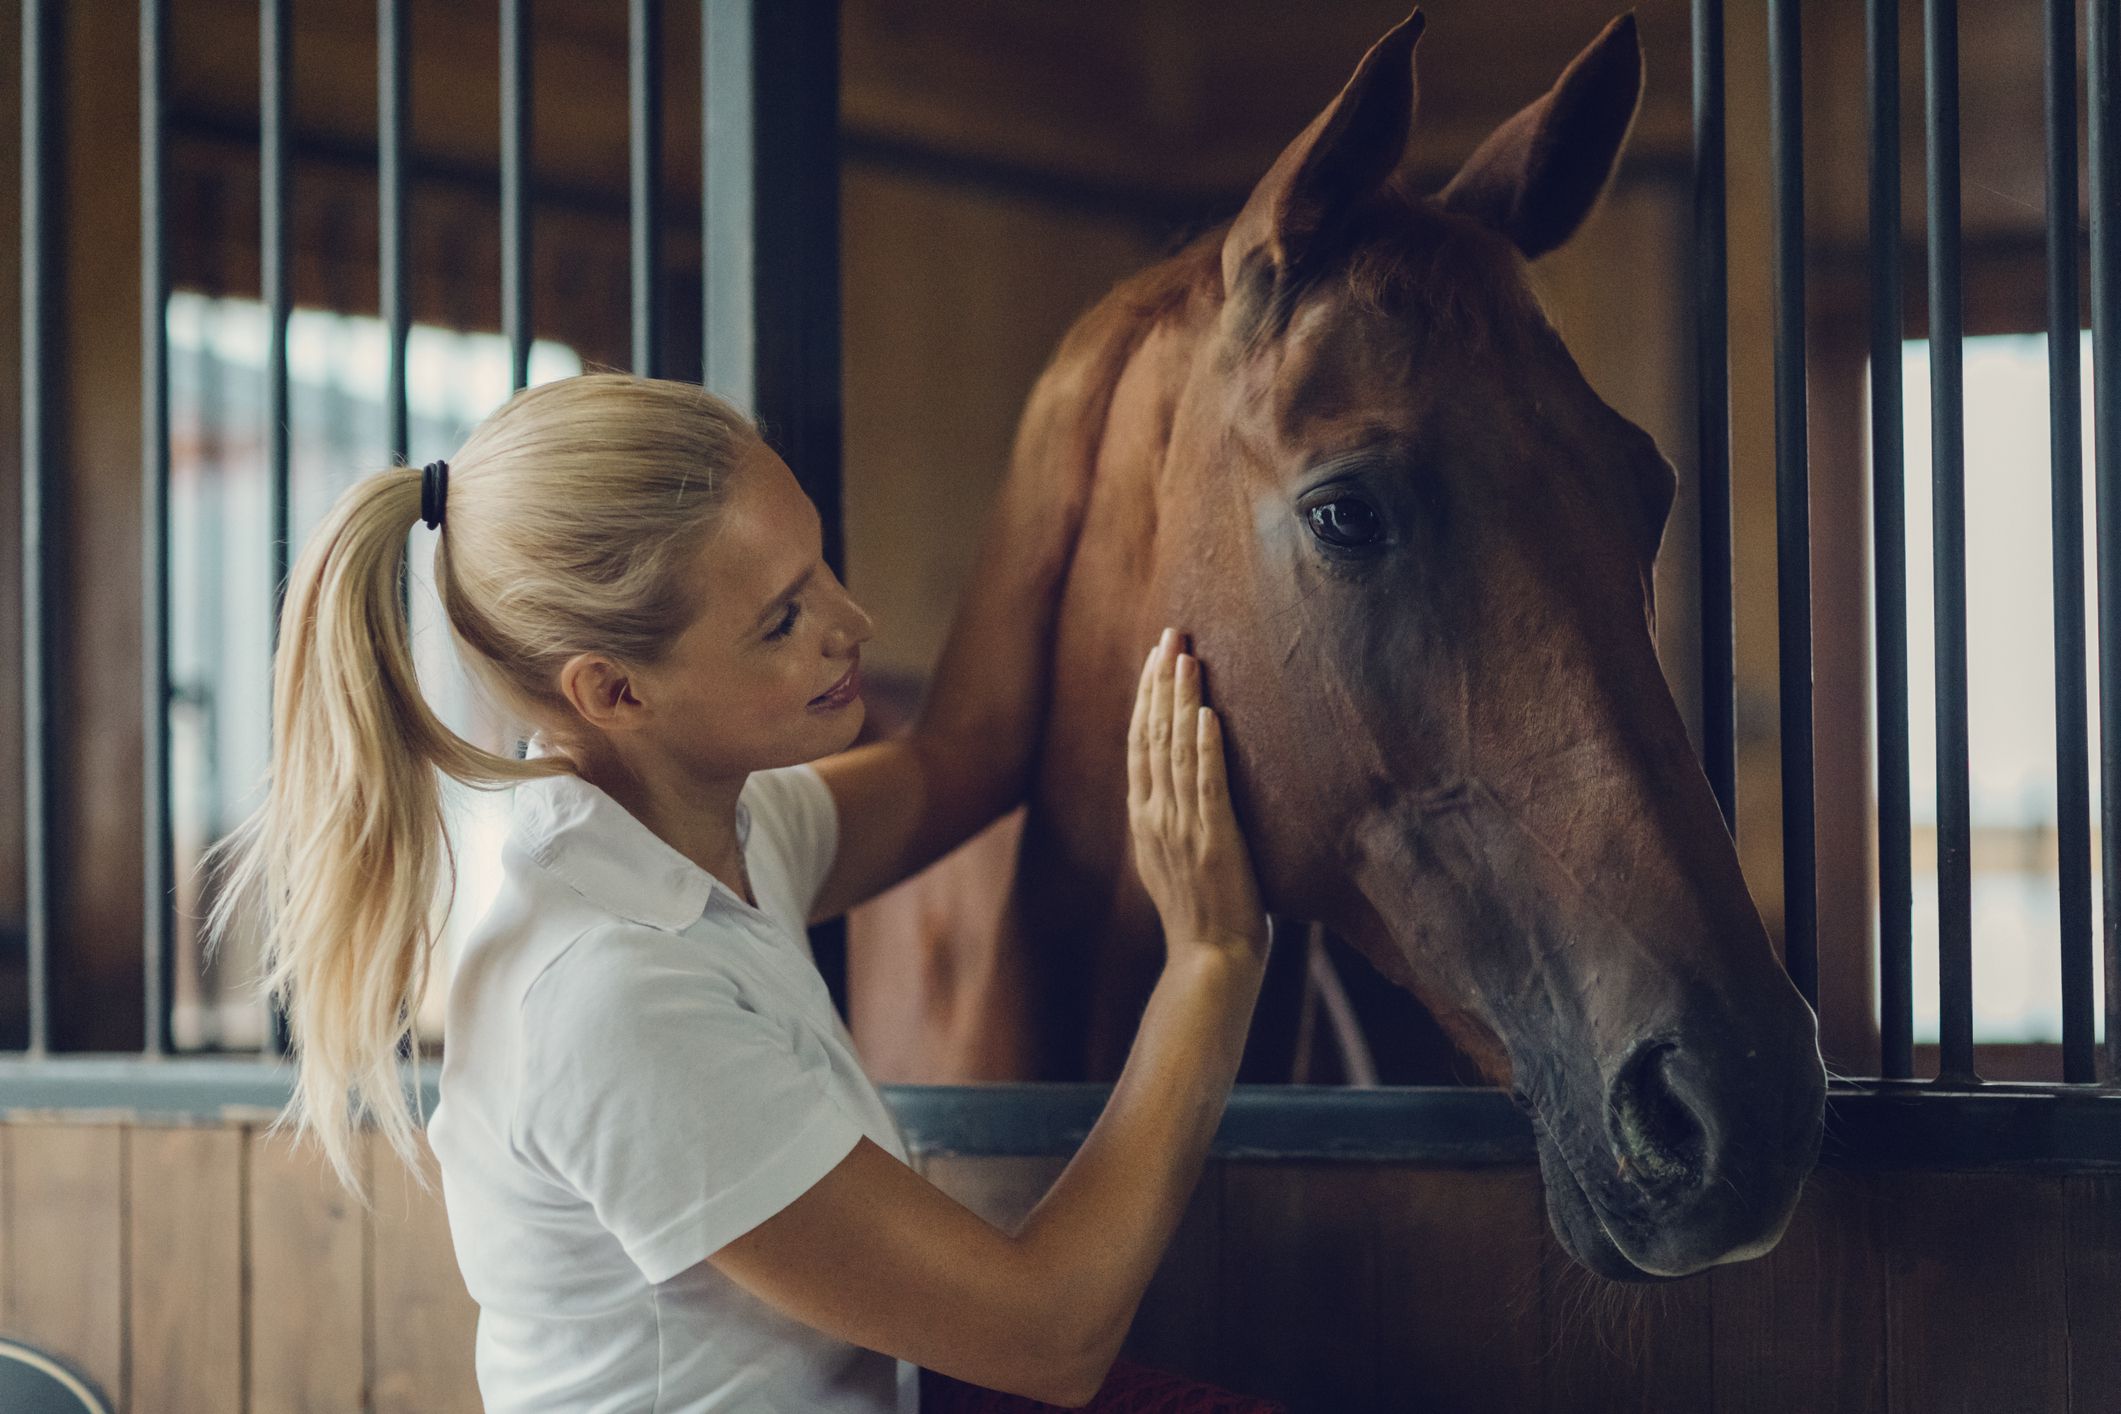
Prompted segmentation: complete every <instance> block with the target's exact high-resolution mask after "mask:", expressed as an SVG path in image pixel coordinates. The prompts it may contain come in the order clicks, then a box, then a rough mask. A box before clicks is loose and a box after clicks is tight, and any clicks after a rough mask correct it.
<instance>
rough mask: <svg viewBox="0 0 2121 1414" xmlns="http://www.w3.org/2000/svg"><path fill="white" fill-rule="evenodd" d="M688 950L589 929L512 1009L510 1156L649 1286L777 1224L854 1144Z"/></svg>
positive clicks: (830, 1109) (653, 936) (791, 1056)
mask: <svg viewBox="0 0 2121 1414" xmlns="http://www.w3.org/2000/svg"><path fill="white" fill-rule="evenodd" d="M698 946H699V944H698V942H697V940H687V939H683V938H680V937H678V936H677V935H675V934H667V933H660V932H655V931H653V930H648V929H642V928H633V927H617V928H608V929H600V930H597V931H595V932H592V933H591V934H589V935H587V936H585V937H583V938H581V939H579V940H578V941H577V942H576V943H575V944H574V945H573V946H572V947H570V948H569V949H568V951H567V952H566V953H565V954H563V955H562V956H561V957H560V958H559V959H557V960H555V962H554V963H553V965H552V966H551V967H549V968H547V969H546V971H545V973H544V974H543V975H541V976H540V977H539V978H538V979H537V981H536V982H534V983H533V984H532V985H531V987H530V988H529V990H528V991H527V992H526V993H525V994H524V998H523V1023H524V1028H525V1029H524V1042H525V1045H524V1053H525V1061H524V1066H525V1075H524V1085H523V1089H522V1091H521V1100H520V1102H519V1104H518V1107H517V1113H516V1118H515V1138H516V1143H517V1144H518V1146H519V1147H520V1148H521V1149H522V1151H523V1152H524V1154H525V1156H526V1157H527V1158H529V1159H530V1160H531V1161H532V1162H533V1163H534V1164H536V1165H538V1166H539V1167H541V1168H543V1169H545V1170H547V1171H548V1172H550V1173H552V1174H554V1175H555V1176H557V1177H558V1178H559V1179H560V1180H562V1181H563V1182H564V1183H565V1184H566V1185H567V1186H569V1187H570V1188H572V1189H574V1190H575V1191H576V1192H578V1193H580V1194H581V1195H582V1197H583V1198H584V1199H585V1200H587V1201H588V1203H589V1204H590V1206H591V1207H592V1208H593V1209H594V1211H595V1213H596V1216H597V1220H598V1222H600V1223H601V1224H602V1225H603V1226H604V1227H605V1228H606V1229H608V1230H609V1231H610V1232H611V1233H612V1234H613V1236H615V1237H616V1238H617V1239H618V1241H619V1244H620V1245H621V1246H622V1247H623V1248H624V1249H625V1251H626V1254H627V1255H628V1256H629V1257H631V1258H632V1259H633V1261H634V1264H635V1265H636V1266H638V1267H639V1268H640V1270H641V1274H642V1276H643V1277H644V1278H645V1279H646V1280H648V1281H650V1282H662V1281H667V1280H668V1279H669V1278H671V1277H673V1276H676V1275H677V1274H678V1273H679V1272H682V1271H684V1270H685V1269H686V1268H688V1267H691V1266H693V1265H694V1264H696V1263H698V1262H700V1261H702V1260H704V1259H705V1258H707V1257H708V1256H711V1255H712V1254H713V1253H715V1252H716V1251H719V1250H720V1249H721V1248H722V1247H723V1246H724V1245H726V1244H727V1243H729V1242H730V1241H732V1240H734V1239H735V1238H737V1237H740V1236H742V1235H743V1234H744V1233H746V1232H748V1231H750V1230H751V1229H752V1228H753V1227H756V1226H757V1225H758V1224H759V1223H761V1222H764V1221H765V1220H766V1219H767V1218H769V1217H771V1216H773V1215H774V1214H775V1213H777V1212H779V1211H780V1210H781V1209H782V1208H784V1207H786V1206H787V1205H788V1204H789V1203H790V1202H792V1201H794V1200H795V1199H796V1198H797V1197H798V1196H800V1195H801V1194H802V1193H804V1192H805V1191H806V1190H808V1189H809V1188H810V1186H811V1185H812V1184H814V1183H816V1182H817V1181H818V1180H819V1179H820V1178H822V1177H824V1176H825V1175H826V1174H827V1173H829V1172H830V1171H831V1170H832V1168H833V1166H834V1165H835V1164H837V1163H838V1162H839V1161H840V1160H841V1159H842V1158H844V1157H846V1155H847V1154H848V1152H849V1151H851V1150H852V1149H853V1148H854V1146H855V1144H856V1143H857V1142H858V1141H859V1140H860V1139H861V1137H862V1129H861V1127H860V1126H859V1125H858V1124H857V1123H856V1122H855V1121H854V1119H853V1118H852V1117H851V1116H850V1115H849V1114H848V1113H847V1112H846V1111H845V1110H844V1109H843V1108H842V1107H841V1106H840V1105H839V1104H838V1102H836V1101H835V1100H834V1099H833V1098H832V1096H831V1095H830V1094H829V1093H827V1091H826V1090H825V1088H824V1084H823V1081H822V1079H821V1078H820V1077H819V1076H818V1075H817V1074H815V1073H814V1072H813V1071H812V1070H811V1068H810V1067H809V1065H808V1064H807V1063H806V1062H805V1060H804V1058H803V1057H802V1056H801V1055H799V1054H798V1052H797V1050H796V1048H795V1046H794V1043H793V1040H792V1038H791V1037H790V1035H789V1033H788V1032H787V1031H786V1030H785V1029H784V1028H783V1027H782V1026H781V1025H780V1024H779V1023H778V1022H776V1021H775V1020H773V1019H772V1018H771V1017H768V1016H765V1015H763V1014H761V1013H760V1012H758V1011H756V1010H754V1009H752V1008H751V1007H750V1006H749V1005H747V1004H746V1002H745V1000H744V998H743V996H742V994H741V989H740V988H739V987H738V985H737V984H736V982H735V981H734V980H733V979H731V978H728V977H725V976H723V975H721V974H719V973H716V972H714V971H711V970H703V969H701V968H700V967H699V966H698V965H697V962H696V960H695V958H696V952H697V949H698ZM688 950H690V951H691V952H692V954H693V956H688V955H687V951H688Z"/></svg>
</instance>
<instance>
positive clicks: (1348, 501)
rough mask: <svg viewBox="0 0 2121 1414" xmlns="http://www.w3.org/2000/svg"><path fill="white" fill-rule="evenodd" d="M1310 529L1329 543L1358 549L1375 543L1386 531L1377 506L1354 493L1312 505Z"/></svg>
mask: <svg viewBox="0 0 2121 1414" xmlns="http://www.w3.org/2000/svg"><path fill="white" fill-rule="evenodd" d="M1309 519H1310V523H1311V533H1312V534H1313V535H1315V536H1317V537H1318V538H1319V539H1320V540H1323V541H1325V542H1326V544H1328V545H1332V546H1335V547H1337V548H1339V549H1343V550H1359V549H1361V548H1363V547H1364V546H1366V545H1374V544H1375V543H1377V541H1378V539H1379V538H1380V537H1381V536H1382V535H1383V534H1384V522H1383V521H1382V520H1381V519H1379V517H1378V514H1377V508H1376V507H1375V506H1372V505H1371V504H1370V503H1369V502H1368V501H1365V500H1362V499H1360V498H1358V497H1354V496H1343V497H1341V498H1339V499H1338V500H1333V501H1327V502H1324V503H1323V504H1320V505H1316V506H1313V507H1311V510H1310V515H1309Z"/></svg>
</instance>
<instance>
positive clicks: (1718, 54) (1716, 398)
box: [1693, 0, 1738, 839]
mask: <svg viewBox="0 0 2121 1414" xmlns="http://www.w3.org/2000/svg"><path fill="white" fill-rule="evenodd" d="M1693 3H1694V319H1695V324H1694V329H1695V349H1694V371H1695V381H1694V403H1695V417H1696V424H1697V428H1698V433H1697V440H1696V442H1695V464H1696V466H1697V468H1698V474H1699V476H1700V479H1701V764H1702V769H1703V771H1704V772H1706V773H1707V775H1708V778H1709V788H1710V789H1711V790H1713V791H1714V792H1715V793H1716V803H1717V804H1718V805H1720V806H1721V807H1722V808H1723V823H1724V828H1726V829H1728V830H1729V831H1730V832H1731V835H1732V838H1734V839H1735V838H1736V837H1737V834H1738V702H1737V692H1736V683H1737V678H1736V647H1735V645H1736V642H1737V620H1736V618H1735V614H1736V604H1735V598H1734V595H1733V590H1732V582H1731V573H1732V567H1731V343H1730V279H1729V242H1728V240H1727V239H1726V234H1725V220H1726V215H1725V181H1724V161H1725V159H1724V121H1723V0H1693Z"/></svg>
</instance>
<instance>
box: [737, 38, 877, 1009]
mask: <svg viewBox="0 0 2121 1414" xmlns="http://www.w3.org/2000/svg"><path fill="white" fill-rule="evenodd" d="M701 30H702V33H701V40H702V44H703V46H704V49H705V53H704V55H703V58H702V80H703V84H704V88H705V100H706V101H705V102H704V103H703V104H702V105H701V109H702V119H703V123H704V128H705V131H704V134H703V153H704V155H703V159H702V160H703V161H704V163H705V165H706V171H705V172H704V174H703V176H702V184H701V185H702V189H703V192H704V196H703V198H702V201H703V206H702V211H701V234H702V236H703V238H704V241H705V250H706V253H707V259H706V260H705V261H704V262H703V264H704V266H705V272H704V273H705V279H704V282H703V283H704V287H705V298H704V307H703V310H702V320H701V327H702V329H703V330H704V334H703V338H704V343H705V347H704V348H703V349H702V350H701V354H702V359H701V367H702V368H703V370H704V376H705V381H706V384H707V386H708V387H710V388H712V389H714V390H715V391H716V392H718V393H720V394H722V395H723V396H724V397H726V398H729V399H730V400H731V401H733V402H735V403H737V404H738V405H739V406H740V407H743V408H745V409H747V410H748V411H750V412H751V413H752V414H753V415H754V416H755V417H757V418H758V419H759V420H760V422H761V423H763V424H764V427H765V429H766V432H767V434H768V436H769V437H770V438H771V440H772V442H773V445H774V449H775V450H776V451H778V452H779V453H780V454H781V456H782V457H783V458H784V459H785V460H786V461H787V463H788V465H789V467H790V468H792V469H793V470H794V472H795V474H796V479H797V480H799V481H800V482H801V483H802V486H803V489H804V491H806V492H807V493H808V494H809V496H810V499H811V500H812V501H814V502H815V503H816V504H817V509H818V516H819V518H820V519H821V521H822V522H823V526H824V541H825V561H826V563H827V564H829V565H831V566H832V568H833V571H834V572H835V573H838V574H840V575H841V576H842V577H844V576H845V573H846V570H845V558H844V555H843V553H842V545H843V536H842V531H841V506H840V468H841V445H840V280H839V268H840V204H839V193H840V185H839V179H840V149H839V141H840V138H839V4H838V0H707V7H706V20H705V23H704V24H703V25H702V27H701ZM845 939H846V934H845V927H844V924H843V923H840V922H834V923H830V924H825V925H822V926H820V927H818V928H814V929H812V930H811V948H812V951H813V952H814V953H815V954H816V956H817V959H818V970H819V971H820V972H821V973H822V974H823V975H824V978H825V983H826V986H827V988H828V990H830V992H831V994H832V998H833V1001H834V1002H835V1003H836V1004H837V1005H838V1006H839V1008H840V1010H841V1012H842V1014H844V1013H845V1011H846V1008H847V992H846V963H845V959H846V941H845Z"/></svg>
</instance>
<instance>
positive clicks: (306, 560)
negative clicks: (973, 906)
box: [207, 467, 564, 1195]
mask: <svg viewBox="0 0 2121 1414" xmlns="http://www.w3.org/2000/svg"><path fill="white" fill-rule="evenodd" d="M419 519H420V472H419V470H418V469H416V468H411V467H393V468H391V469H390V470H388V471H382V472H378V473H375V474H374V475H372V476H369V477H367V478H366V479H364V480H363V481H361V482H359V483H357V484H356V485H355V486H353V487H352V488H351V489H350V490H348V491H347V492H346V493H345V495H343V496H342V497H341V498H340V499H339V502H338V504H337V505H335V506H334V507H333V508H332V510H331V512H330V513H329V515H327V517H326V518H325V521H324V523H323V525H322V526H320V527H319V528H318V530H317V532H316V534H315V536H314V537H313V538H312V539H311V540H310V541H309V543H308V546H307V547H306V548H305V549H304V551H303V553H302V557H301V559H300V560H299V561H298V562H297V563H296V565H295V566H294V569H293V572H292V573H291V575H290V576H289V579H288V587H287V600H286V604H285V606H284V608H283V609H282V610H281V615H280V641H279V645H278V647H277V649H276V650H275V652H274V654H273V713H272V716H273V763H272V776H271V783H270V786H269V788H268V791H267V794H266V798H265V801H264V803H263V804H262V805H260V806H259V808H258V809H257V810H256V811H254V812H253V813H252V814H251V815H250V817H249V818H248V819H246V820H245V821H244V822H243V823H242V824H241V825H240V826H238V827H237V829H236V830H235V831H234V832H233V833H232V834H230V835H229V837H228V838H227V839H225V840H223V841H221V842H220V843H219V844H217V845H216V846H215V847H214V851H213V855H212V860H213V861H216V862H218V861H223V860H225V861H226V873H225V875H224V876H223V877H224V888H223V889H222V890H221V891H220V892H219V893H218V894H217V896H216V897H215V899H214V903H213V906H212V908H211V910H210V912H209V916H208V920H207V932H208V935H209V936H210V937H212V938H214V939H215V940H217V941H218V940H219V939H221V938H223V937H225V936H226V935H227V933H228V931H229V930H230V928H231V927H232V926H233V925H234V924H235V922H236V920H237V918H238V916H239V914H241V915H248V916H252V917H257V918H260V919H261V920H262V921H263V922H264V950H263V959H262V966H263V979H262V980H263V986H264V988H265V990H266V991H267V993H268V994H269V995H270V996H271V997H272V998H273V999H274V1000H275V1001H276V1002H278V1003H280V1004H281V1005H283V1006H285V1008H286V1010H287V1018H288V1023H289V1029H290V1033H291V1035H292V1037H293V1039H294V1043H295V1046H294V1049H295V1058H296V1061H297V1065H298V1079H297V1083H296V1088H295V1095H294V1099H293V1101H292V1103H291V1104H290V1106H289V1109H288V1112H287V1114H285V1115H283V1117H282V1118H283V1120H286V1119H292V1120H293V1121H294V1123H295V1125H296V1128H297V1130H298V1132H307V1133H309V1134H312V1135H314V1136H315V1138H316V1139H317V1141H318V1143H319V1144H320V1145H321V1146H322V1148H323V1150H324V1155H325V1157H326V1158H327V1159H328V1160H329V1161H330V1163H331V1166H332V1168H333V1169H334V1170H335V1171H336V1172H337V1173H338V1175H339V1178H340V1180H341V1181H342V1182H343V1183H345V1184H346V1186H347V1188H348V1189H349V1190H350V1191H352V1192H353V1193H355V1194H356V1195H360V1194H362V1192H363V1185H362V1183H361V1180H360V1177H359V1175H360V1169H359V1167H358V1166H357V1165H356V1163H355V1161H354V1159H355V1156H354V1135H355V1132H356V1130H357V1128H358V1126H359V1124H360V1122H361V1119H362V1117H363V1116H364V1115H365V1116H367V1117H369V1118H372V1119H373V1120H374V1121H375V1123H376V1125H377V1126H378V1128H379V1129H380V1130H381V1132H382V1134H383V1136H384V1137H385V1138H386V1139H387V1140H388V1141H389V1143H390V1146H391V1147H392V1148H393V1149H394V1150H396V1151H397V1152H398V1154H399V1155H400V1156H401V1157H403V1158H404V1159H405V1160H406V1162H407V1164H408V1166H411V1167H414V1168H417V1165H416V1163H415V1156H416V1154H417V1153H418V1150H417V1147H416V1144H415V1140H414V1136H413V1124H412V1121H411V1120H410V1118H408V1116H407V1113H406V1095H405V1087H404V1083H403V1081H402V1080H401V1079H400V1076H399V1070H398V1057H399V1055H400V1053H401V1051H405V1050H408V1049H410V1048H411V1045H412V1042H411V1037H412V1028H413V1022H414V1018H415V1017H416V1016H417V1015H418V1013H419V1007H420V1000H421V995H422V993H423V991H424V989H425V986H426V980H427V974H428V965H429V962H430V960H431V959H432V957H433V953H434V946H435V940H436V938H437V937H438V935H439V933H440V930H441V925H442V923H443V922H444V921H445V920H446V918H447V905H446V896H444V897H445V902H444V908H443V911H442V915H441V916H440V917H436V916H433V915H434V909H433V903H434V901H435V899H436V898H437V894H438V889H437V885H438V884H439V882H440V879H439V877H438V876H439V872H440V869H441V867H442V866H443V864H444V863H445V862H446V864H447V867H448V870H449V879H450V883H451V885H452V890H453V887H454V884H455V875H456V861H455V858H454V855H453V853H452V852H451V851H450V850H449V847H448V836H447V834H446V833H445V831H444V829H443V818H442V782H441V775H442V774H446V775H449V776H451V777H454V778H455V779H457V780H459V781H462V782H464V783H465V784H467V785H472V786H478V787H484V788H489V789H490V788H493V787H497V786H504V785H508V784H512V783H513V782H515V781H518V780H526V779H530V778H532V777H535V776H544V775H552V774H554V773H556V772H557V771H560V770H563V769H564V767H562V766H560V765H559V764H557V763H552V762H546V761H543V760H532V761H518V760H515V759H514V758H512V757H504V756H497V755H495V754H493V753H492V752H488V751H482V750H480V749H479V748H478V747H475V746H473V745H472V744H471V743H469V742H467V741H465V740H464V739H463V738H461V737H459V736H458V735H457V734H456V733H455V732H453V731H451V730H450V729H449V728H448V727H447V726H445V725H444V724H443V723H442V721H441V720H440V719H439V718H437V717H436V716H435V714H434V712H433V711H432V710H431V709H430V708H429V707H428V705H427V702H426V699H425V698H423V697H422V696H421V693H420V685H419V680H418V677H417V675H416V673H415V670H414V666H413V656H412V634H411V626H410V625H409V624H408V622H407V620H406V612H405V605H404V599H403V597H402V594H401V592H400V589H399V582H400V579H401V577H402V576H403V574H404V572H405V566H406V555H405V547H406V537H407V535H408V533H409V532H410V531H411V529H412V527H413V525H414V524H416V523H417V522H418V521H419ZM438 772H439V773H440V774H438ZM217 867H218V864H217ZM413 1053H414V1054H417V1052H416V1051H414V1052H413ZM416 1092H417V1087H416ZM349 1098H350V1099H351V1106H350V1107H349V1103H348V1102H349Z"/></svg>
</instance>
